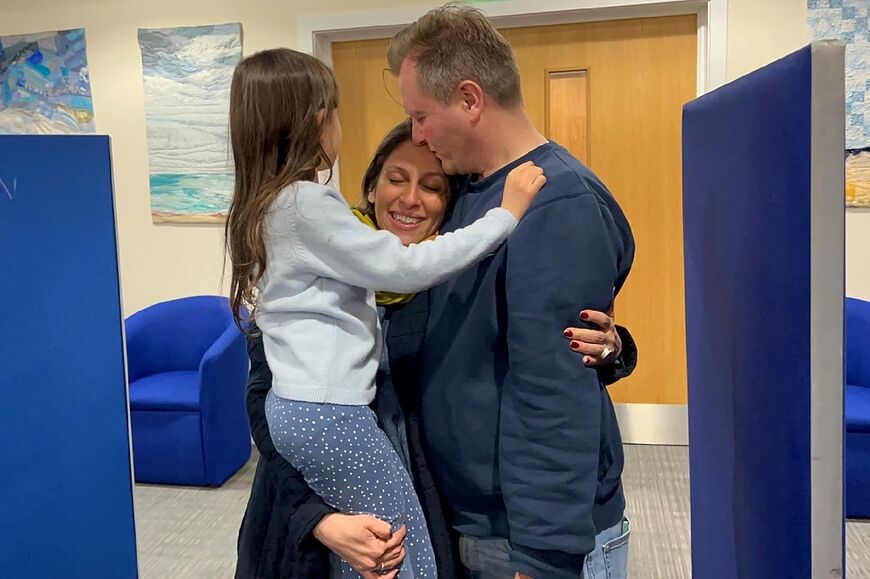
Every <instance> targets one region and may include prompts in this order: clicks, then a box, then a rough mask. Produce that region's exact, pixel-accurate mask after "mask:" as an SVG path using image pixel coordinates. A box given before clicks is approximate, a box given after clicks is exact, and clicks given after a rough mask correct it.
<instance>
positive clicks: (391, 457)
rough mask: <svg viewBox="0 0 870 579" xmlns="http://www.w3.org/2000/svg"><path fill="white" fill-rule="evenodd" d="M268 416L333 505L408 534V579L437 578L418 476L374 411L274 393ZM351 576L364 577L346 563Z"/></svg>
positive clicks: (404, 574) (275, 435)
mask: <svg viewBox="0 0 870 579" xmlns="http://www.w3.org/2000/svg"><path fill="white" fill-rule="evenodd" d="M266 417H267V419H268V422H269V430H270V432H271V435H272V440H273V441H274V443H275V448H276V449H277V450H278V452H280V453H281V454H282V455H283V456H284V457H285V458H286V459H287V460H289V461H290V463H291V464H293V466H294V467H296V469H297V470H299V472H301V473H302V475H303V476H304V477H305V481H306V482H307V483H308V485H309V486H310V487H311V489H312V490H313V491H314V492H316V493H317V494H318V495H320V496H321V497H322V498H323V500H324V501H326V503H328V504H329V505H331V506H332V507H334V508H336V509H338V510H339V511H342V512H344V513H354V514H362V513H366V514H371V515H374V516H376V517H378V518H379V519H381V520H383V521H387V522H389V523H390V524H392V526H393V530H394V531H395V530H398V529H399V528H400V527H401V526H402V525H405V526H406V527H407V529H408V536H407V538H406V539H405V552H406V556H405V562H404V563H403V564H402V569H401V572H400V574H399V577H400V578H401V579H430V578H431V579H434V578H435V577H436V572H435V557H434V554H433V552H432V544H431V542H430V539H429V533H428V530H427V528H426V520H425V519H424V517H423V513H422V509H421V508H420V502H419V500H418V499H417V495H416V494H415V493H414V486H413V484H412V482H411V477H410V476H409V475H408V472H407V471H406V470H405V467H404V465H403V464H402V462H401V460H400V459H399V456H398V454H396V451H395V449H394V448H393V447H392V445H391V444H390V442H389V440H388V439H387V437H386V435H385V434H384V433H383V432H382V431H381V429H380V428H378V425H377V420H376V418H375V414H374V413H373V412H372V411H371V409H369V407H368V406H339V405H334V404H314V403H307V402H295V401H291V400H284V399H282V398H280V397H278V396H276V395H275V394H273V393H272V392H270V393H269V397H268V398H267V399H266ZM343 567H344V571H345V572H344V573H343V576H344V577H354V578H355V577H358V575H357V574H356V573H354V572H353V571H352V570H351V569H350V566H349V565H347V564H346V563H344V564H343Z"/></svg>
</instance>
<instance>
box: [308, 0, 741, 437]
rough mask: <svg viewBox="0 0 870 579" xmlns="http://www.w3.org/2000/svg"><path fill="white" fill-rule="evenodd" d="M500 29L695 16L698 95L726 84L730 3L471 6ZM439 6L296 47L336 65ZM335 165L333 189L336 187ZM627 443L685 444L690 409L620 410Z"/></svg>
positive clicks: (559, 1) (312, 22)
mask: <svg viewBox="0 0 870 579" xmlns="http://www.w3.org/2000/svg"><path fill="white" fill-rule="evenodd" d="M468 4H469V5H472V6H475V7H477V8H480V9H481V10H482V11H483V12H484V14H486V15H487V16H488V17H489V18H490V19H491V20H492V21H493V24H495V25H496V26H497V27H499V28H518V27H524V26H546V25H553V24H572V23H577V22H596V21H603V20H622V19H627V18H648V17H657V16H677V15H685V14H695V15H697V17H698V32H697V40H698V48H697V57H698V62H697V71H698V72H697V76H698V79H697V91H696V92H697V95H698V96H700V95H702V94H704V93H706V92H709V91H711V90H713V89H715V88H718V87H719V86H721V85H723V84H725V81H726V76H725V74H726V73H725V70H726V69H725V65H726V52H727V27H728V0H504V1H493V0H489V1H485V0H484V1H479V2H468ZM439 5H440V4H421V5H418V6H407V7H401V8H391V9H371V10H358V11H348V12H339V13H333V14H314V15H300V16H299V17H297V19H296V32H297V36H296V42H297V47H298V49H299V50H301V51H302V52H307V53H308V54H312V55H314V56H316V57H317V58H319V59H320V60H322V61H323V62H325V63H327V64H328V65H330V66H332V43H333V42H343V41H349V40H368V39H374V38H389V37H391V36H393V35H394V34H395V33H396V32H398V31H399V30H400V29H401V28H402V27H404V26H406V25H407V24H410V23H411V22H414V21H415V20H416V19H417V18H419V17H420V16H422V15H423V14H425V13H426V12H427V11H428V10H430V9H432V8H434V7H436V6H439ZM339 171H340V167H339V166H338V164H336V167H335V168H334V171H333V181H332V182H333V183H338V182H339V178H338V172H339ZM614 407H615V409H616V414H617V416H618V419H619V424H620V429H621V431H622V438H623V441H624V442H626V443H632V444H675V445H687V444H688V441H689V429H688V406H687V405H683V404H638V403H627V404H615V405H614Z"/></svg>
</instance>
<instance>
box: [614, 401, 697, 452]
mask: <svg viewBox="0 0 870 579" xmlns="http://www.w3.org/2000/svg"><path fill="white" fill-rule="evenodd" d="M613 406H614V409H615V410H616V418H617V419H618V420H619V430H620V432H621V433H622V442H624V443H625V444H662V445H676V446H687V445H688V444H689V412H688V410H689V407H688V406H686V405H685V404H614V405H613Z"/></svg>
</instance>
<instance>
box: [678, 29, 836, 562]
mask: <svg viewBox="0 0 870 579" xmlns="http://www.w3.org/2000/svg"><path fill="white" fill-rule="evenodd" d="M843 59H844V56H843V46H842V44H840V43H827V42H826V43H818V44H813V45H812V46H809V47H806V48H804V49H802V50H800V51H798V52H796V53H794V54H792V55H790V56H788V57H786V58H784V59H782V60H780V61H778V62H775V63H773V64H771V65H769V66H766V67H764V68H763V69H761V70H758V71H756V72H754V73H752V74H750V75H748V76H745V77H743V78H741V79H739V80H737V81H735V82H733V83H731V84H728V85H726V86H724V87H722V88H720V89H719V90H716V91H714V92H712V93H709V94H707V95H705V96H703V97H701V98H699V99H697V100H696V101H693V102H691V103H689V104H688V105H686V107H685V109H684V114H683V203H684V231H685V260H686V321H687V342H688V371H689V444H690V450H689V453H690V476H691V492H692V496H691V505H692V567H693V576H694V577H700V578H703V579H707V578H711V579H712V578H715V579H779V578H782V579H785V578H788V579H804V578H810V577H812V578H821V577H825V578H827V577H835V576H836V577H839V576H841V575H838V574H836V573H837V571H839V572H840V573H842V570H843V488H842V487H843V482H842V468H843V467H842V465H843V462H842V458H843V457H842V453H843V447H842V437H843V350H842V347H843V259H844V251H843V244H844V241H843V227H844V225H843V221H844V208H843V204H844V201H843V197H844V195H843V191H844V182H843V146H844V145H843V142H844V128H843V119H844V105H843V78H844V72H843V67H844V65H843V62H844V60H843Z"/></svg>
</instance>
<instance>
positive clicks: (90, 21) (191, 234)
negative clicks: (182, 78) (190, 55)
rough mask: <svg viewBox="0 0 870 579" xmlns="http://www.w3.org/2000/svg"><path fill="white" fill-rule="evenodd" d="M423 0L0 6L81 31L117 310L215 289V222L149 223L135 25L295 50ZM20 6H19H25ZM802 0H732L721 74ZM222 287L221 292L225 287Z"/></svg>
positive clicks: (858, 284) (765, 45)
mask: <svg viewBox="0 0 870 579" xmlns="http://www.w3.org/2000/svg"><path fill="white" fill-rule="evenodd" d="M411 3H414V4H427V3H429V2H425V1H421V0H412V1H411V2H409V1H407V0H402V2H398V1H389V0H319V1H318V2H316V3H315V2H300V1H292V0H246V1H241V0H172V1H170V0H149V1H148V2H142V1H139V0H77V1H74V2H70V1H69V0H32V1H31V2H29V4H28V5H27V7H22V8H17V9H7V8H5V7H4V8H0V35H3V34H21V33H26V32H37V31H41V30H56V29H63V28H73V27H80V26H82V27H85V28H86V29H87V44H88V61H89V64H90V70H91V84H92V89H93V95H94V109H95V114H96V124H97V130H98V131H99V132H100V133H106V134H109V135H111V137H112V150H113V155H114V170H115V175H114V177H115V188H116V197H117V212H118V230H119V244H120V249H121V281H122V288H123V295H124V310H125V313H127V314H130V313H132V312H134V311H136V310H138V309H141V308H142V307H145V306H147V305H149V304H151V303H154V302H157V301H160V300H165V299H170V298H173V297H178V296H183V295H191V294H198V293H216V292H219V291H220V289H221V265H222V255H223V254H222V239H223V232H222V229H221V228H220V227H217V226H213V225H211V226H206V225H202V226H179V225H160V226H157V225H153V224H152V223H151V213H150V204H149V203H150V201H149V196H148V156H147V149H146V143H145V113H144V100H143V93H142V72H141V64H140V56H139V47H138V43H137V36H136V29H137V28H139V27H163V26H183V25H197V24H217V23H222V22H241V23H242V28H243V31H244V48H245V52H246V53H249V52H252V51H256V50H259V49H262V48H268V47H272V46H294V45H295V43H296V38H295V36H296V21H295V18H296V16H298V15H300V14H314V13H326V12H340V11H345V10H362V9H365V8H387V7H390V6H397V5H401V6H406V5H408V4H411ZM18 6H24V4H23V3H21V4H18ZM807 38H808V33H807V27H806V0H764V1H760V0H730V2H729V10H728V78H729V79H733V78H736V77H738V76H740V75H742V74H745V73H747V72H749V71H751V70H753V69H755V68H758V67H759V66H762V65H764V64H766V63H768V62H770V61H771V60H774V59H776V58H778V57H780V56H783V55H785V54H787V53H789V52H791V51H793V50H795V49H797V48H800V47H801V46H802V45H804V44H805V43H806V42H807ZM868 247H870V212H863V213H859V212H857V211H854V210H853V211H850V212H849V214H848V218H847V293H849V294H850V295H857V296H860V297H865V298H870V259H868V258H867V255H866V254H867V251H866V248H868ZM224 291H226V288H224Z"/></svg>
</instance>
